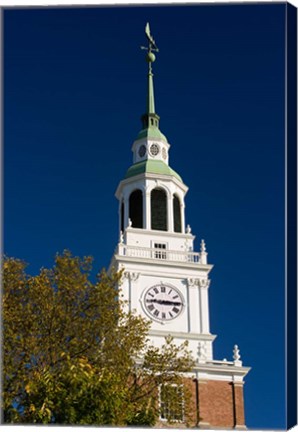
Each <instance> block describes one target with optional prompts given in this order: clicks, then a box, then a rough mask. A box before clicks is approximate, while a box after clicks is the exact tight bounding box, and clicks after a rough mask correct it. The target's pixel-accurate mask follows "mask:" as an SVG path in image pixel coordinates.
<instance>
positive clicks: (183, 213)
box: [180, 202, 185, 234]
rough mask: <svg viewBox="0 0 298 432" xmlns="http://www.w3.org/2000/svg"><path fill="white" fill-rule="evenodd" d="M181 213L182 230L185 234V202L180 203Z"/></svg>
mask: <svg viewBox="0 0 298 432" xmlns="http://www.w3.org/2000/svg"><path fill="white" fill-rule="evenodd" d="M180 213H181V215H180V216H181V232H182V234H185V204H184V202H183V203H181V204H180Z"/></svg>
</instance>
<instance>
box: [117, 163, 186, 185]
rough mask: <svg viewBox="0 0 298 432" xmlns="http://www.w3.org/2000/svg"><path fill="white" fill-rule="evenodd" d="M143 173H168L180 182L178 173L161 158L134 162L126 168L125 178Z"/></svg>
mask: <svg viewBox="0 0 298 432" xmlns="http://www.w3.org/2000/svg"><path fill="white" fill-rule="evenodd" d="M143 173H150V174H164V175H169V176H173V177H176V179H177V180H179V181H181V182H182V178H181V177H180V175H179V174H177V173H176V171H174V170H173V169H172V168H170V167H169V166H168V165H167V164H166V163H164V162H163V161H161V160H145V161H142V162H138V163H135V164H134V165H132V166H131V167H130V168H128V170H127V173H126V175H125V178H126V179H127V178H130V177H134V176H136V175H138V174H143Z"/></svg>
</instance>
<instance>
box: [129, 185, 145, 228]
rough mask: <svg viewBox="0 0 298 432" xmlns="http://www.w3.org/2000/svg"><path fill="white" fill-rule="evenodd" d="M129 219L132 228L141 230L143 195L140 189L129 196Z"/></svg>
mask: <svg viewBox="0 0 298 432" xmlns="http://www.w3.org/2000/svg"><path fill="white" fill-rule="evenodd" d="M129 219H130V220H131V223H132V227H133V228H143V194H142V191H141V190H140V189H137V190H135V191H134V192H132V193H131V194H130V197H129Z"/></svg>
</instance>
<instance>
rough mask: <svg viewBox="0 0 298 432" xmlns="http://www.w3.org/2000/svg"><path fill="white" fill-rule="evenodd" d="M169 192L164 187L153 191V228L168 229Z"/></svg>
mask: <svg viewBox="0 0 298 432" xmlns="http://www.w3.org/2000/svg"><path fill="white" fill-rule="evenodd" d="M167 214H168V212H167V194H166V192H165V191H164V190H163V189H153V191H152V192H151V229H153V230H159V231H167V229H168V224H167Z"/></svg>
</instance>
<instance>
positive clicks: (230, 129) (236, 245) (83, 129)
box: [4, 4, 285, 429]
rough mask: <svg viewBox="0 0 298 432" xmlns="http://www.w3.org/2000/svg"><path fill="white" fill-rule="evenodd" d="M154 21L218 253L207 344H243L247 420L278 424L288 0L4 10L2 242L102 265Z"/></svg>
mask: <svg viewBox="0 0 298 432" xmlns="http://www.w3.org/2000/svg"><path fill="white" fill-rule="evenodd" d="M147 21H149V22H150V25H151V30H152V33H153V36H154V38H155V39H156V42H157V44H158V46H159V48H160V52H159V54H158V56H157V61H156V62H155V64H154V74H155V76H154V79H155V96H156V110H157V112H158V114H159V115H160V116H161V121H160V128H161V130H162V132H163V133H164V134H165V135H166V136H167V137H168V140H169V142H170V143H171V145H172V147H171V150H170V165H171V167H172V168H173V169H175V170H176V171H177V172H178V173H179V174H180V175H181V176H182V178H183V180H184V182H185V183H186V184H187V185H188V186H189V192H188V195H187V199H186V223H188V224H190V225H191V227H192V232H193V233H194V234H195V235H197V240H196V250H198V249H199V241H200V239H201V238H204V239H205V241H206V244H207V250H208V252H209V262H210V263H212V264H214V269H213V270H212V273H211V279H212V283H211V287H210V320H211V330H212V332H213V333H214V334H217V335H218V337H217V339H216V341H215V343H214V356H215V358H216V359H222V358H224V357H226V358H228V359H231V357H232V349H233V345H234V344H235V343H237V344H238V345H239V347H240V350H241V355H242V359H243V362H244V365H248V366H251V367H252V370H251V372H250V373H249V375H248V376H247V378H246V385H245V403H246V419H247V426H248V427H250V428H258V429H263V428H275V429H276V428H283V427H285V409H284V408H285V397H284V389H285V379H284V369H285V364H284V357H285V351H284V277H285V274H284V136H285V132H284V115H285V112H284V91H285V86H284V58H285V52H284V49H285V48H284V42H285V41H284V34H285V4H265V5H260V4H259V5H248V4H246V5H229V6H227V5H208V6H206V5H205V6H203V5H200V6H188V7H187V6H183V7H181V6H174V7H161V6H157V7H156V6H154V7H127V8H119V7H114V8H111V7H110V8H81V9H80V8H76V9H72V8H60V9H46V8H43V9H39V10H38V9H27V10H26V9H19V10H18V9H16V10H6V11H5V13H4V109H5V111H4V168H5V170H4V182H5V183H4V206H5V207H4V252H5V253H6V254H7V255H9V256H14V257H18V258H22V259H24V260H26V261H27V262H28V263H30V266H29V272H31V273H32V274H35V273H37V272H38V270H39V269H40V268H41V267H42V266H51V265H52V264H53V259H54V255H55V253H56V252H61V251H63V249H65V248H67V249H70V250H71V251H72V252H73V253H74V254H78V255H81V256H82V255H93V256H94V259H95V267H96V269H100V268H101V267H103V266H105V267H107V266H108V264H109V260H110V258H111V256H112V254H113V251H114V248H115V245H116V243H117V240H118V203H117V200H116V198H115V197H114V193H115V190H116V187H117V185H118V183H119V181H120V180H121V179H122V178H123V176H124V174H125V172H126V169H127V168H128V167H129V166H130V165H131V163H132V153H131V150H130V149H131V145H132V142H133V141H134V139H135V138H136V136H137V133H138V132H139V130H140V129H141V122H140V116H141V115H142V114H143V112H144V109H145V99H146V94H145V93H146V73H147V65H146V62H145V60H144V51H141V50H140V48H139V47H140V45H143V44H144V43H145V36H144V27H145V24H146V22H147Z"/></svg>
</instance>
